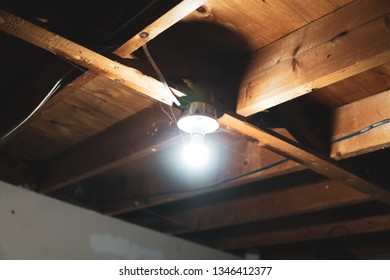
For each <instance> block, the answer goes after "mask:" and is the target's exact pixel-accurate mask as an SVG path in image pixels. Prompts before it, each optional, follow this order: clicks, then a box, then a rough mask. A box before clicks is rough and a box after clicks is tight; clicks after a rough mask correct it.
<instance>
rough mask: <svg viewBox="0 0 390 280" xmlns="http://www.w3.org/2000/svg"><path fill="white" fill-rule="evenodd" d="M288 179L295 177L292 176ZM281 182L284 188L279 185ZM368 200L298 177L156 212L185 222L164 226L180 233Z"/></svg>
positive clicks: (337, 186) (336, 184)
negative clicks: (172, 210) (184, 226)
mask: <svg viewBox="0 0 390 280" xmlns="http://www.w3.org/2000/svg"><path fill="white" fill-rule="evenodd" d="M294 175H295V174H294ZM297 175H298V174H297ZM300 176H302V175H300ZM287 178H288V180H292V179H294V178H291V176H290V177H287ZM300 179H302V178H300ZM300 181H302V180H300ZM280 184H283V185H284V187H283V188H278V185H280ZM264 189H265V191H264ZM370 200H371V198H370V197H369V196H367V195H365V194H363V193H361V192H359V191H356V190H354V189H352V188H351V187H349V186H346V185H344V184H342V183H340V182H338V181H333V180H329V179H324V180H316V181H314V182H313V180H310V181H307V182H302V184H301V183H300V182H299V181H298V182H297V180H295V182H291V181H285V182H284V183H282V182H280V183H279V182H275V180H272V181H268V182H267V181H266V182H262V183H261V184H255V185H254V186H253V187H251V188H245V189H242V190H240V191H237V192H230V193H229V195H228V196H226V195H224V194H222V193H221V194H219V195H218V196H214V197H213V198H211V199H208V198H207V197H204V198H203V199H199V200H197V202H196V204H194V203H191V202H189V205H188V207H185V208H184V209H182V208H179V209H180V210H179V211H177V212H173V213H172V212H171V211H168V212H166V213H165V212H163V213H160V212H158V213H159V214H161V215H162V216H163V217H168V218H169V219H172V220H175V221H180V222H181V223H182V224H184V225H188V228H186V229H184V230H183V229H182V227H175V225H177V224H172V225H170V226H169V227H168V228H167V231H168V232H171V233H174V234H183V233H189V232H192V231H203V230H209V229H215V228H220V227H224V226H233V225H240V224H245V223H252V222H260V221H265V220H271V219H275V218H280V217H288V216H293V215H298V214H304V213H309V212H315V211H321V210H324V209H330V208H336V207H341V206H345V205H352V204H358V203H362V202H367V201H370Z"/></svg>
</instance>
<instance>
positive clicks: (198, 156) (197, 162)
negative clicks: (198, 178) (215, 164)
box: [182, 133, 209, 168]
mask: <svg viewBox="0 0 390 280" xmlns="http://www.w3.org/2000/svg"><path fill="white" fill-rule="evenodd" d="M182 156H183V159H184V162H185V163H186V164H187V165H188V166H190V167H193V168H200V167H202V166H204V165H205V164H206V163H207V161H208V159H209V150H208V148H207V146H206V145H205V144H204V142H203V135H202V134H197V133H194V134H191V140H190V142H189V143H188V144H187V145H185V146H184V147H183V150H182Z"/></svg>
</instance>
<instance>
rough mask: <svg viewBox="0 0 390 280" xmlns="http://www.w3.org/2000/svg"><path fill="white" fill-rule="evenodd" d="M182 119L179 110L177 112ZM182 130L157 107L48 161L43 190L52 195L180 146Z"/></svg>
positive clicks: (120, 123) (138, 114)
mask: <svg viewBox="0 0 390 280" xmlns="http://www.w3.org/2000/svg"><path fill="white" fill-rule="evenodd" d="M176 114H177V116H179V115H178V114H179V112H178V110H176ZM178 140H180V139H179V135H178V128H177V126H176V124H174V123H173V122H172V121H171V120H170V119H169V118H168V117H167V115H165V113H164V112H163V111H162V110H161V108H160V107H158V106H154V107H151V108H146V109H144V110H143V111H141V112H139V113H137V114H136V115H134V116H131V117H129V118H127V119H125V120H123V121H121V122H119V123H117V124H115V125H113V126H112V127H110V128H108V129H106V130H104V131H103V132H101V133H99V134H97V135H95V136H92V137H91V138H88V139H87V140H85V141H84V142H82V143H80V144H78V145H77V146H75V147H73V148H72V149H70V150H66V151H64V152H63V153H62V154H60V155H58V156H56V157H55V158H53V159H51V160H49V161H48V162H47V166H48V168H47V171H46V174H45V176H44V178H43V180H42V183H41V184H40V188H39V189H40V191H41V192H43V193H48V192H52V191H55V190H57V189H59V188H62V187H64V186H67V185H69V184H72V183H75V182H78V181H81V180H83V179H85V178H88V177H91V176H94V175H96V174H99V173H102V172H105V171H108V170H111V169H113V168H115V167H117V166H120V165H122V164H123V163H126V162H129V161H136V160H137V159H139V158H143V157H145V156H147V155H150V154H153V153H154V152H156V151H158V150H160V149H164V148H166V147H168V146H170V145H173V144H175V143H177V141H178Z"/></svg>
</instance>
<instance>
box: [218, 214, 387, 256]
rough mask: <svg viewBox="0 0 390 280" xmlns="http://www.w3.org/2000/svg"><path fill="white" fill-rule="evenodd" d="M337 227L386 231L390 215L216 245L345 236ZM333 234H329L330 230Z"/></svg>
mask: <svg viewBox="0 0 390 280" xmlns="http://www.w3.org/2000/svg"><path fill="white" fill-rule="evenodd" d="M336 227H341V228H343V229H347V230H348V235H356V234H363V233H370V232H378V231H385V230H389V229H390V215H389V214H383V215H378V216H372V217H365V218H359V219H350V220H345V221H340V222H337V223H332V222H331V223H325V224H318V225H311V226H305V227H298V228H292V229H284V230H278V231H270V232H263V233H256V234H254V235H243V236H238V237H235V238H228V239H220V240H218V241H215V243H214V246H216V247H218V248H222V249H238V248H246V247H257V246H265V245H272V244H283V243H292V242H299V241H308V240H319V239H327V238H334V237H339V236H344V235H345V234H347V233H346V232H345V230H342V231H340V232H338V231H335V230H333V229H335V228H336ZM332 230H333V234H332V235H331V236H329V232H332Z"/></svg>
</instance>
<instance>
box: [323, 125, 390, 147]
mask: <svg viewBox="0 0 390 280" xmlns="http://www.w3.org/2000/svg"><path fill="white" fill-rule="evenodd" d="M389 122H390V119H385V120H382V121H379V122H376V123H374V124H372V125H369V126H367V127H365V128H363V129H361V130H359V131H355V132H353V133H351V134H348V135H345V136H342V137H340V138H337V139H334V140H332V141H331V142H330V143H332V144H333V143H337V142H340V141H343V140H346V139H349V138H351V137H354V136H357V135H360V134H362V133H365V132H367V131H369V130H371V129H373V128H376V127H378V126H381V125H384V124H386V123H389Z"/></svg>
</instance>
